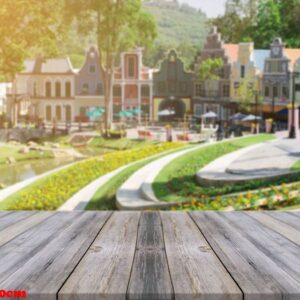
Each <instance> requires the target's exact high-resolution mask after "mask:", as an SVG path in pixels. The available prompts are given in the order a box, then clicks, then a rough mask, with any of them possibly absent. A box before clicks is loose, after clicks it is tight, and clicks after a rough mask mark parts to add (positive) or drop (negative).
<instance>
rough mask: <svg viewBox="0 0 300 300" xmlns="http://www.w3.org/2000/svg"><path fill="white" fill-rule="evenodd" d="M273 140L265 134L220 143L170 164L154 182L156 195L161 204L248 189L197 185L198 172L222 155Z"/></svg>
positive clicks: (272, 137)
mask: <svg viewBox="0 0 300 300" xmlns="http://www.w3.org/2000/svg"><path fill="white" fill-rule="evenodd" d="M271 139H274V136H273V135H267V134H262V135H258V136H252V137H247V138H243V139H239V140H235V141H226V142H223V143H220V144H215V145H208V146H206V147H204V148H201V149H199V150H196V151H193V152H190V153H188V154H187V155H185V156H183V157H179V158H177V159H176V160H174V161H172V162H171V163H170V164H169V165H167V166H166V167H165V168H164V169H163V170H162V171H161V172H160V174H159V175H158V176H157V177H156V179H155V181H154V183H153V189H154V192H155V195H156V196H157V198H159V199H160V200H162V201H167V202H174V201H175V202H182V201H189V200H191V199H193V198H195V199H197V200H198V201H201V199H202V200H203V199H207V198H208V197H212V196H216V195H222V194H228V193H232V192H237V191H239V190H240V189H241V188H245V186H243V187H241V186H238V185H234V186H225V187H221V188H207V187H201V186H198V185H197V183H196V177H195V176H196V173H197V171H199V170H200V169H201V168H203V167H204V166H205V165H207V164H209V163H210V162H212V161H213V160H215V159H217V158H219V157H221V156H223V155H226V154H228V153H230V152H233V151H236V150H238V149H241V148H243V147H247V146H250V145H254V144H257V143H260V142H264V141H268V140H271Z"/></svg>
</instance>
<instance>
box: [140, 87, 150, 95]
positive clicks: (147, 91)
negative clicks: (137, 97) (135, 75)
mask: <svg viewBox="0 0 300 300" xmlns="http://www.w3.org/2000/svg"><path fill="white" fill-rule="evenodd" d="M141 94H142V97H149V96H150V88H149V86H148V85H143V86H142V91H141Z"/></svg>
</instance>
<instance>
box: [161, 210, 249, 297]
mask: <svg viewBox="0 0 300 300" xmlns="http://www.w3.org/2000/svg"><path fill="white" fill-rule="evenodd" d="M161 217H162V223H163V232H164V237H165V245H166V253H167V257H168V262H169V268H170V274H171V279H172V283H173V287H174V292H175V295H176V297H175V298H176V299H209V300H215V299H218V300H220V299H243V295H242V293H241V291H240V289H239V288H238V286H237V285H236V284H235V282H234V281H233V279H232V278H231V277H230V275H229V274H228V272H227V271H226V269H225V268H224V267H223V265H222V263H221V262H220V261H219V259H218V258H217V256H216V255H215V253H214V252H213V251H212V249H211V247H210V246H209V244H208V243H207V242H206V240H205V238H204V237H203V235H202V233H201V232H200V231H199V229H198V228H197V226H196V225H195V223H194V222H193V220H192V219H191V218H190V217H189V216H188V215H187V214H183V213H169V212H162V213H161Z"/></svg>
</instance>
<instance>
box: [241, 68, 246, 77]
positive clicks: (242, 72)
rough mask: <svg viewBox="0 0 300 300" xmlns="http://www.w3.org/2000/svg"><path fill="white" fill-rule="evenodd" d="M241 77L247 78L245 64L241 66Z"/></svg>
mask: <svg viewBox="0 0 300 300" xmlns="http://www.w3.org/2000/svg"><path fill="white" fill-rule="evenodd" d="M241 78H245V66H241Z"/></svg>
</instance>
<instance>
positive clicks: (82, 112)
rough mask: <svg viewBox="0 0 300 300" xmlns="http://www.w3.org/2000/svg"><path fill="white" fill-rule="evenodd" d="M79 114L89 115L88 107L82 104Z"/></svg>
mask: <svg viewBox="0 0 300 300" xmlns="http://www.w3.org/2000/svg"><path fill="white" fill-rule="evenodd" d="M79 115H80V117H86V116H87V107H85V106H81V107H80V109H79Z"/></svg>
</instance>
